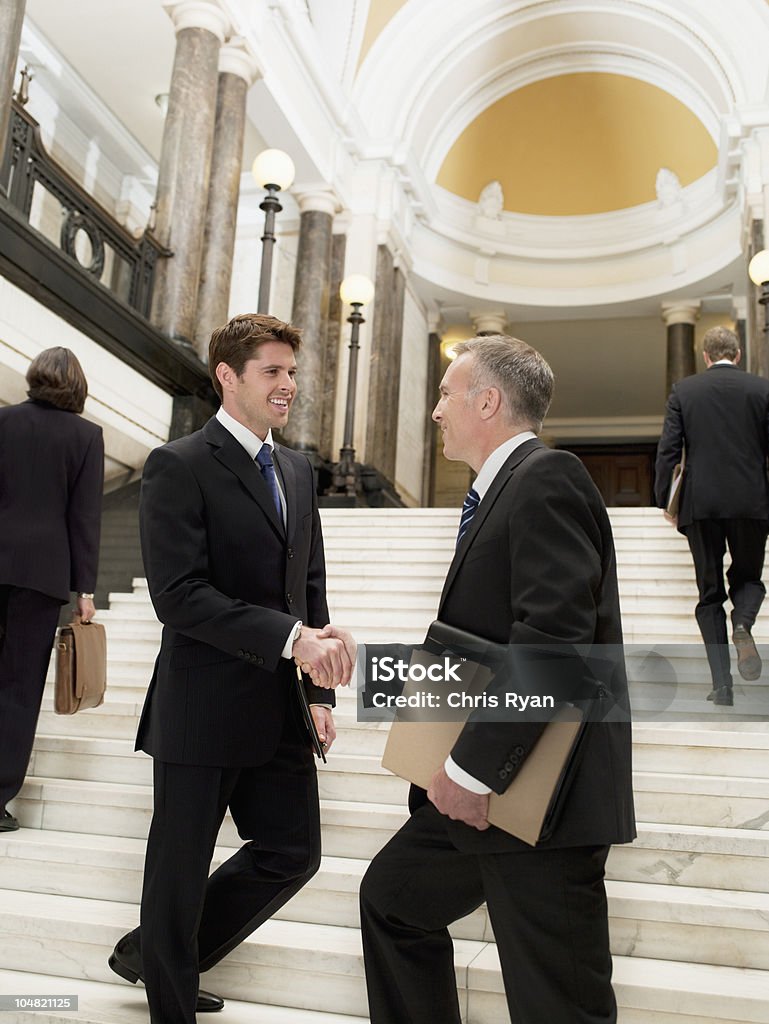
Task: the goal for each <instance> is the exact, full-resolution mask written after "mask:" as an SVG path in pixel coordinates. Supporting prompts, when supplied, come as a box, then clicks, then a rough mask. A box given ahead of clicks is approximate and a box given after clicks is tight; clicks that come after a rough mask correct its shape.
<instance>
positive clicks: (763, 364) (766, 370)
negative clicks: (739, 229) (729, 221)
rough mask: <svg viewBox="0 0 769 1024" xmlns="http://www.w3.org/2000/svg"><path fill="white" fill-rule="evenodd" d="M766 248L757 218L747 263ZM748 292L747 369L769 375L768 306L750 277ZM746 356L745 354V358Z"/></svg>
mask: <svg viewBox="0 0 769 1024" xmlns="http://www.w3.org/2000/svg"><path fill="white" fill-rule="evenodd" d="M763 248H764V222H763V220H760V219H756V220H753V221H752V222H751V225H750V238H749V240H748V252H747V260H746V264H747V263H750V261H751V260H752V259H753V257H754V256H755V255H756V253H757V252H761V250H762V249H763ZM748 294H749V296H750V301H749V302H748V304H747V310H746V313H747V334H748V352H749V356H750V359H749V361H748V362H747V363H746V364H745V369H746V370H750V372H751V373H755V374H758V375H759V376H760V377H769V339H768V338H767V330H766V327H767V321H766V315H767V307H766V306H763V305H762V304H761V303H760V302H759V299H760V298H761V288H760V286H759V285H755V284H753V282H752V281H751V280H750V278H748ZM744 358H745V357H744V356H743V359H744Z"/></svg>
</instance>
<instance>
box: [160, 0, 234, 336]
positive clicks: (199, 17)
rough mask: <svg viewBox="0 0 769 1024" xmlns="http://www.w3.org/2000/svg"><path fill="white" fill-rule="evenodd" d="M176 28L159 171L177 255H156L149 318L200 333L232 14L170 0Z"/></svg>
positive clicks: (174, 332) (163, 236)
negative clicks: (223, 52)
mask: <svg viewBox="0 0 769 1024" xmlns="http://www.w3.org/2000/svg"><path fill="white" fill-rule="evenodd" d="M164 6H165V8H166V9H167V10H168V13H169V14H170V16H171V18H172V19H173V22H174V28H175V29H176V56H175V58H174V68H173V72H172V75H171V87H170V91H169V97H168V113H167V114H166V123H165V130H164V132H163V147H162V150H161V154H160V168H159V170H158V191H157V199H156V202H157V216H156V221H155V235H156V236H157V238H158V240H159V241H160V242H161V243H162V244H163V245H165V246H167V247H168V248H169V249H171V251H172V252H173V256H171V257H169V258H168V259H162V260H158V265H157V270H156V272H155V291H154V296H153V303H152V314H151V320H152V322H153V324H155V326H156V327H158V328H159V329H160V330H161V331H163V332H164V333H165V334H167V335H169V337H171V338H173V339H174V340H176V341H181V342H186V343H191V341H192V339H193V338H194V337H195V315H196V312H197V304H198V303H197V299H198V282H199V279H200V259H201V255H202V250H203V232H204V225H205V218H206V205H207V202H208V185H209V180H210V175H211V152H212V149H213V141H214V121H215V117H216V92H217V77H218V63H219V47H220V46H221V44H222V42H223V41H224V38H225V36H226V34H227V31H228V28H229V26H228V22H227V16H226V15H225V13H224V12H223V11H222V9H221V8H220V7H219V6H218V5H217V4H216V3H215V2H213V0H164Z"/></svg>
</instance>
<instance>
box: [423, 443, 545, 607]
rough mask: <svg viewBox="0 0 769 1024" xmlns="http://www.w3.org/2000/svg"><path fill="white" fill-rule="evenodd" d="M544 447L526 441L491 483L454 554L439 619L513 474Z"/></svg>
mask: <svg viewBox="0 0 769 1024" xmlns="http://www.w3.org/2000/svg"><path fill="white" fill-rule="evenodd" d="M544 447H545V445H543V444H542V442H541V441H539V440H538V439H537V438H531V439H530V440H529V441H524V442H523V444H522V445H519V446H518V448H516V449H515V451H514V452H512V454H511V455H510V456H509V458H508V459H507V461H506V462H505V463H503V465H502V468H501V469H500V470H499V472H498V473H497V475H496V476H495V477H494V479H493V480H492V481H491V486H490V487H489V489H488V491H486V493H485V494H484V496H483V499H482V501H481V503H480V505H479V506H478V511H477V512H476V513H475V515H474V516H473V521H472V522H471V523H470V526H469V527H468V530H467V533H466V534H465V535H464V537H463V538H462V540H461V542H460V544H459V546H458V547H457V549H456V551H455V552H454V558H453V560H452V562H451V565H450V566H449V571H448V574H447V576H446V582H445V583H444V584H443V592H442V593H441V600H440V603H439V605H438V618H439V619H440V617H441V610H442V608H443V605H444V602H445V600H446V598H447V597H448V593H449V591H450V590H451V587H452V584H453V583H454V580H455V579H456V575H457V573H458V572H459V569H460V567H461V565H462V563H463V562H464V560H465V556H466V555H467V552H468V551H469V550H470V548H471V547H472V546H473V541H474V540H475V538H476V536H477V535H478V532H479V531H480V529H481V527H482V526H483V524H484V522H485V521H486V517H487V516H488V514H489V512H491V510H492V508H493V507H494V503H495V502H496V500H497V498H498V497H499V496H500V494H501V493H502V491H503V490H504V489H505V487H506V486H507V485H508V483H509V482H510V480H511V479H512V478H513V474H514V473H515V470H516V469H517V468H518V466H520V465H521V463H522V462H524V461H525V460H526V459H527V458H528V457H529V455H531V453H532V452H535V451H537V450H538V449H540V448H544Z"/></svg>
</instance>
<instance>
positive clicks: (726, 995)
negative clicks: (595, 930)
mask: <svg viewBox="0 0 769 1024" xmlns="http://www.w3.org/2000/svg"><path fill="white" fill-rule="evenodd" d="M0 908H1V909H0V966H2V967H3V968H4V969H5V970H11V971H12V970H18V969H19V965H20V964H21V965H26V964H29V963H30V962H34V963H35V965H36V968H37V970H38V971H45V972H46V973H47V974H49V975H57V976H59V977H61V978H62V979H67V980H69V981H70V984H71V983H72V982H73V981H74V982H76V981H77V980H79V979H81V978H84V979H87V980H89V981H94V980H95V981H105V982H112V981H113V980H114V982H115V983H116V989H117V985H118V984H120V983H119V981H118V979H117V978H116V977H115V975H113V974H112V973H111V972H110V971H109V968H108V967H107V963H106V961H107V956H108V955H109V951H110V948H111V946H112V944H113V943H114V942H115V940H116V939H117V938H118V936H119V935H120V934H121V933H122V932H123V931H124V930H126V929H128V928H130V927H131V926H132V925H133V924H134V923H135V919H136V917H135V915H136V911H135V908H134V907H132V906H130V905H127V904H121V903H114V902H108V901H102V900H81V899H75V898H71V897H61V896H50V895H40V894H19V893H15V892H12V891H7V890H6V891H2V892H0ZM454 962H455V972H456V978H457V985H458V989H459V993H460V1005H461V1006H462V1007H463V1010H464V1011H465V1013H466V1017H467V1020H468V1022H469V1024H497V1022H499V1024H502V1022H504V1021H506V1020H507V1016H506V1014H507V1011H506V1005H505V1000H504V994H503V992H504V990H503V986H502V979H501V974H500V970H499V960H498V956H497V952H496V947H495V945H494V944H493V943H491V942H477V941H472V940H467V939H460V940H457V941H456V942H455V957H454ZM205 980H206V983H207V984H208V985H209V986H210V988H211V989H213V990H215V991H217V992H220V993H221V994H222V995H224V996H225V997H226V998H227V999H247V998H249V997H251V998H253V997H254V996H256V997H257V998H259V999H260V1001H261V1002H263V1003H268V1004H274V1005H281V1006H287V1007H297V1008H299V1009H311V1008H314V1007H317V1006H319V1005H320V1006H323V1007H324V1009H325V1010H326V1011H327V1012H335V1013H350V1014H357V1015H359V1016H363V1015H365V1013H366V998H365V984H364V979H363V963H362V954H361V948H360V934H359V932H358V931H357V929H354V928H339V927H334V926H330V925H313V924H307V923H301V924H300V923H296V922H291V921H279V920H272V921H268V922H267V923H266V924H265V925H263V926H262V927H261V928H260V929H259V930H258V931H257V932H256V933H255V934H254V935H252V936H250V937H249V938H247V939H246V940H245V941H244V942H243V943H242V944H241V945H240V946H238V947H237V949H235V950H234V951H233V952H232V953H231V954H230V956H229V957H227V958H226V960H224V961H222V963H220V964H218V965H217V966H216V967H215V968H214V969H213V970H211V971H210V972H207V974H206V975H205ZM614 985H615V990H616V992H617V996H618V1001H619V1004H620V1008H621V1009H620V1020H621V1021H622V1024H625V1022H626V1021H630V1022H632V1024H659V1021H660V1020H662V1021H665V1022H666V1024H680V1017H676V1016H675V1015H676V1014H680V1013H681V1011H683V1013H684V1014H687V1013H688V1014H689V1018H688V1019H687V1024H690V1022H691V1020H697V1019H698V1018H700V1020H701V1021H702V1022H704V1021H706V1020H707V1021H708V1022H709V1024H716V1022H724V1024H726V1022H727V1021H728V1022H739V1024H748V1022H750V1024H764V1022H765V1020H766V1016H765V1010H766V1005H767V1000H769V973H768V972H766V971H761V970H756V969H751V968H734V967H718V966H713V965H698V964H687V963H677V962H673V961H666V960H655V959H650V958H640V957H639V958H631V957H624V956H616V957H615V958H614ZM131 991H132V990H131ZM130 998H131V999H134V998H135V996H134V995H131V997H130ZM626 1011H627V1012H626ZM660 1015H661V1016H660Z"/></svg>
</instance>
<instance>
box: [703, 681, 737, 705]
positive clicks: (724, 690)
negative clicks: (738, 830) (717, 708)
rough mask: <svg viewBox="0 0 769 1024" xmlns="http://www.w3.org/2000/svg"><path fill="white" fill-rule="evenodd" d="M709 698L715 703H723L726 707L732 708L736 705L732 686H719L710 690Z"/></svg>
mask: <svg viewBox="0 0 769 1024" xmlns="http://www.w3.org/2000/svg"><path fill="white" fill-rule="evenodd" d="M708 700H712V701H713V703H714V704H721V705H723V706H724V707H727V708H730V707H733V705H734V693H733V691H732V688H731V686H719V687H718V689H716V690H711V691H710V693H709V694H708Z"/></svg>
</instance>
